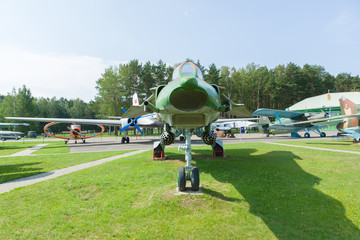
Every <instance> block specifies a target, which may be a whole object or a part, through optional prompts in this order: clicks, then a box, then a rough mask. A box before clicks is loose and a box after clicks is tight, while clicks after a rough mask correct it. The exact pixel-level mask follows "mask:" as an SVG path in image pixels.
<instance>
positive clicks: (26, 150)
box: [2, 143, 48, 157]
mask: <svg viewBox="0 0 360 240" xmlns="http://www.w3.org/2000/svg"><path fill="white" fill-rule="evenodd" d="M46 145H48V143H42V144H38V145H36V146H34V147H32V148H28V149H25V150H22V151H20V152H17V153H14V154H11V155H7V156H2V157H18V156H27V155H30V154H31V153H33V152H35V151H37V150H39V149H40V148H42V147H44V146H46Z"/></svg>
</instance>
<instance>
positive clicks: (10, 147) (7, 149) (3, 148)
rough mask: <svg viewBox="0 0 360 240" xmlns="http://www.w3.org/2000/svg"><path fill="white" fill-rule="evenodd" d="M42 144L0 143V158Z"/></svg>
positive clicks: (22, 142) (25, 142)
mask: <svg viewBox="0 0 360 240" xmlns="http://www.w3.org/2000/svg"><path fill="white" fill-rule="evenodd" d="M40 143H42V142H27V141H21V140H20V141H17V142H0V156H5V155H11V154H13V153H17V152H20V151H22V150H25V149H28V148H31V147H34V146H36V145H38V144H40Z"/></svg>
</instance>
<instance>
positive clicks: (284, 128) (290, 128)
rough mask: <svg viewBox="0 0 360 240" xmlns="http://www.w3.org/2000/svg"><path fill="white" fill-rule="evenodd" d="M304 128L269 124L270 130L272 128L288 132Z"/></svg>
mask: <svg viewBox="0 0 360 240" xmlns="http://www.w3.org/2000/svg"><path fill="white" fill-rule="evenodd" d="M303 129H304V128H300V127H294V126H284V125H278V124H276V125H271V126H269V128H268V130H269V131H270V132H271V130H275V131H287V132H297V131H300V130H303Z"/></svg>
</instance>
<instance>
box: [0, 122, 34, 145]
mask: <svg viewBox="0 0 360 240" xmlns="http://www.w3.org/2000/svg"><path fill="white" fill-rule="evenodd" d="M29 125H30V124H28V123H0V128H5V127H8V126H14V127H17V126H29ZM21 135H24V133H23V132H16V131H2V130H1V131H0V139H1V140H2V141H5V140H7V139H14V140H19V139H21Z"/></svg>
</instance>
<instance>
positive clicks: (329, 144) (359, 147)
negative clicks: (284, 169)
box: [278, 139, 360, 152]
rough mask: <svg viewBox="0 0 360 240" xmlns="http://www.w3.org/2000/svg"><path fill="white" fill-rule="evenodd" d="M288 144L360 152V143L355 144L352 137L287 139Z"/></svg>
mask: <svg viewBox="0 0 360 240" xmlns="http://www.w3.org/2000/svg"><path fill="white" fill-rule="evenodd" d="M278 143H285V142H278ZM286 144H292V145H299V146H307V147H320V148H328V149H338V150H347V151H354V152H360V144H354V143H353V141H352V139H321V140H302V141H287V142H286Z"/></svg>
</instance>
